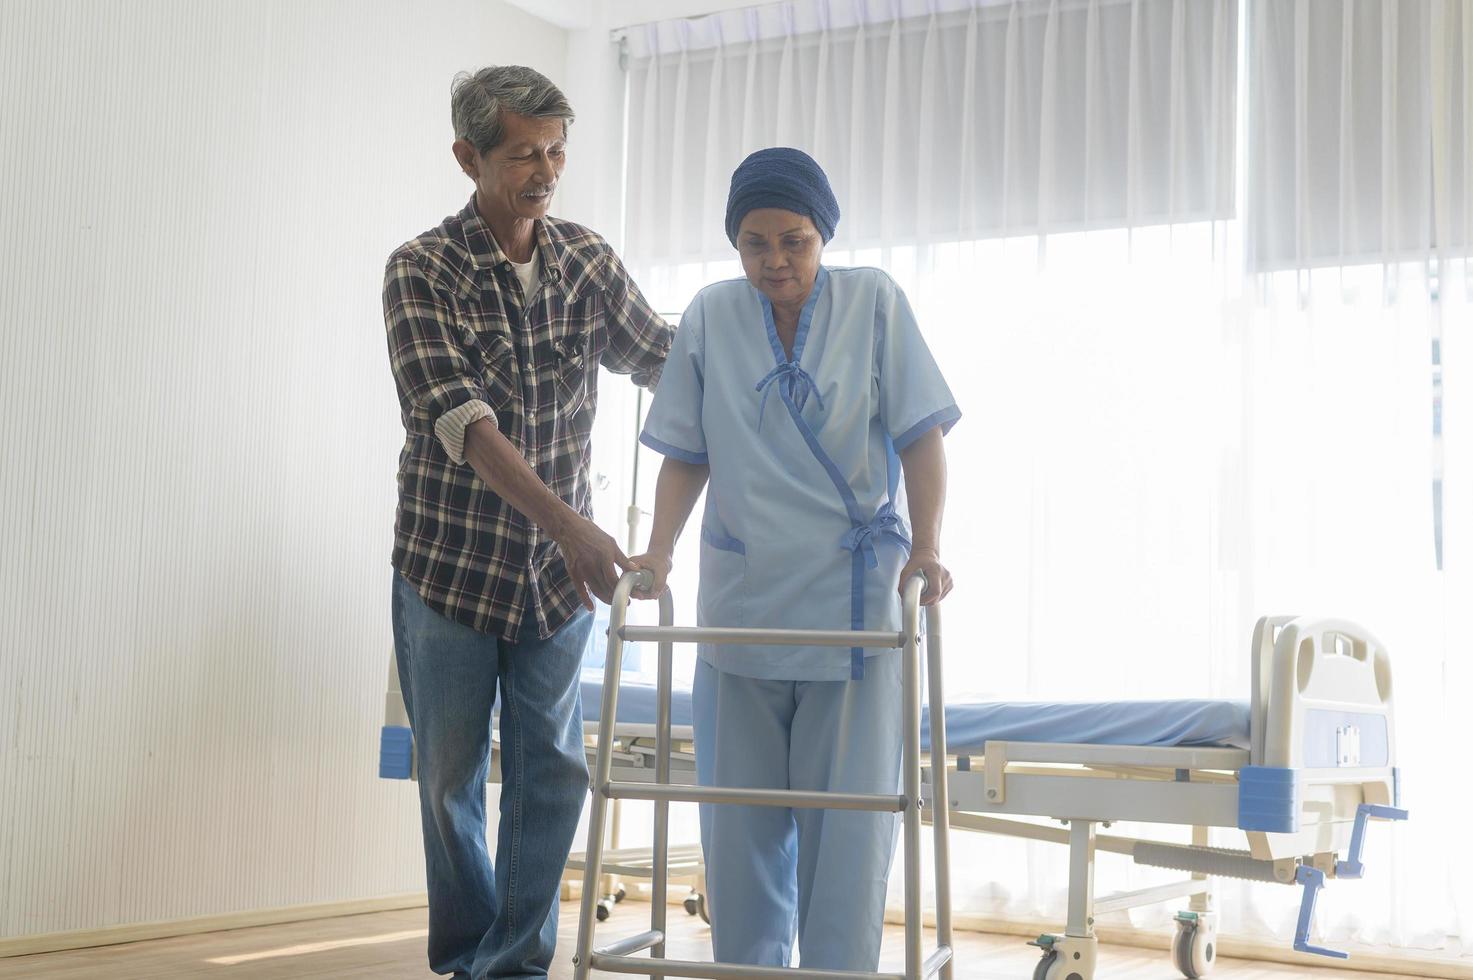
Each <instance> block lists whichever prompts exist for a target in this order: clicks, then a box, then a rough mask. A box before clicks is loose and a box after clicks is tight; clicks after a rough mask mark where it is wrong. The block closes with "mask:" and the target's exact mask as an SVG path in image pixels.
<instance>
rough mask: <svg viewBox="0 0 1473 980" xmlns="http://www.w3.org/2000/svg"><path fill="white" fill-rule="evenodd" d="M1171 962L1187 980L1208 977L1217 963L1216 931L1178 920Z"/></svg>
mask: <svg viewBox="0 0 1473 980" xmlns="http://www.w3.org/2000/svg"><path fill="white" fill-rule="evenodd" d="M1171 961H1172V963H1174V964H1175V965H1176V968H1177V969H1178V970H1180V971H1181V975H1182V976H1184V977H1186V978H1187V980H1197V978H1199V977H1205V976H1207V974H1209V973H1211V972H1212V966H1213V964H1214V963H1216V962H1217V937H1216V935H1215V930H1212V929H1206V928H1203V927H1201V926H1199V925H1197V924H1196V923H1193V922H1188V921H1184V920H1182V919H1177V920H1176V935H1175V936H1173V937H1172V940H1171Z"/></svg>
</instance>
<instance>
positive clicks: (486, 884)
mask: <svg viewBox="0 0 1473 980" xmlns="http://www.w3.org/2000/svg"><path fill="white" fill-rule="evenodd" d="M592 623H593V618H592V616H591V615H590V614H589V613H588V612H587V611H585V610H581V609H580V610H579V611H578V613H577V614H576V615H574V616H573V618H572V619H570V620H569V621H568V622H567V623H566V624H565V625H564V626H563V627H562V628H561V629H559V630H558V631H557V632H556V633H554V634H553V635H552V636H551V637H549V638H548V639H546V640H538V639H536V638H535V634H534V635H533V636H532V637H530V638H525V639H523V640H521V641H519V642H517V643H506V642H503V641H501V640H500V639H498V638H497V637H495V636H489V635H487V634H484V633H478V632H476V631H475V630H473V629H471V628H470V627H468V626H463V625H461V624H460V623H457V622H454V621H453V620H450V619H447V618H446V617H444V616H442V615H441V614H439V613H437V612H435V611H434V610H433V609H430V608H429V607H428V606H426V605H425V604H424V601H423V600H422V599H420V597H419V594H418V593H417V592H416V591H415V589H414V586H412V585H410V584H409V583H408V582H407V581H405V580H404V577H403V576H401V575H399V574H397V573H395V575H394V649H395V652H396V654H397V659H398V663H399V684H400V687H401V688H402V690H403V692H404V705H405V707H406V708H408V710H409V723H410V726H411V728H412V729H413V731H414V743H415V755H416V757H417V761H418V767H419V799H420V813H421V816H422V818H423V822H424V843H425V877H426V880H427V882H428V887H429V897H430V937H429V960H430V969H432V970H434V971H435V972H436V973H451V974H453V975H454V976H456V977H471V978H474V980H488V978H497V980H502V978H506V980H511V978H517V980H522V978H528V980H530V978H539V980H540V978H543V977H546V976H547V968H548V965H549V964H550V963H551V962H552V955H553V949H554V947H555V945H556V942H557V905H558V901H557V900H558V890H559V887H560V885H561V881H562V873H563V867H564V865H565V863H566V861H567V858H568V848H569V847H571V846H572V843H573V835H574V834H575V833H576V832H577V829H578V817H579V815H580V814H581V813H582V811H583V801H584V797H585V796H586V794H587V792H588V767H587V763H586V761H585V758H584V753H583V711H582V704H581V703H580V700H579V697H578V676H579V672H580V669H581V666H582V661H583V649H584V646H585V645H586V643H587V641H588V633H589V630H590V628H591V626H592ZM498 688H500V699H501V709H500V710H501V821H500V827H499V830H498V833H497V838H496V857H495V862H496V863H495V868H494V869H493V868H492V864H491V858H490V856H489V855H488V854H487V851H486V777H487V774H488V773H489V771H490V765H491V709H492V706H493V705H494V703H495V701H496V698H497V689H498Z"/></svg>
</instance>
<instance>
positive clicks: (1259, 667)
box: [1252, 617, 1396, 803]
mask: <svg viewBox="0 0 1473 980" xmlns="http://www.w3.org/2000/svg"><path fill="white" fill-rule="evenodd" d="M1253 646H1254V658H1253V673H1254V689H1253V721H1252V723H1253V733H1252V734H1253V751H1252V756H1253V763H1254V764H1255V765H1262V766H1276V767H1282V768H1288V769H1296V770H1305V771H1312V772H1313V773H1314V776H1315V778H1318V779H1331V780H1333V781H1344V782H1355V781H1371V780H1374V779H1377V778H1379V776H1378V774H1377V773H1376V772H1375V771H1376V770H1389V769H1390V768H1391V767H1392V766H1394V765H1395V762H1396V744H1395V728H1394V725H1393V712H1392V686H1391V656H1390V654H1389V653H1388V652H1387V650H1386V646H1385V644H1383V643H1382V642H1381V641H1380V640H1378V639H1376V637H1375V636H1374V635H1372V634H1371V633H1370V632H1369V631H1368V630H1366V629H1365V628H1364V627H1362V626H1360V625H1358V624H1356V623H1352V622H1350V621H1349V620H1344V619H1317V618H1309V617H1265V618H1264V619H1261V620H1259V622H1258V626H1257V628H1256V629H1255V630H1254V644H1253ZM1341 775H1343V777H1344V779H1343V780H1341V779H1338V778H1336V777H1337V776H1341ZM1370 802H1385V803H1390V802H1392V801H1391V800H1389V799H1387V800H1384V801H1380V800H1373V801H1370Z"/></svg>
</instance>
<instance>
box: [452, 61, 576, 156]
mask: <svg viewBox="0 0 1473 980" xmlns="http://www.w3.org/2000/svg"><path fill="white" fill-rule="evenodd" d="M503 112H515V113H516V114H517V115H519V116H533V117H537V118H541V119H561V120H562V121H563V135H564V136H566V135H567V133H568V125H569V124H570V123H571V122H572V121H573V107H572V106H570V105H568V99H567V97H566V96H565V95H563V93H562V90H561V89H559V88H558V87H557V86H556V85H554V84H553V83H552V81H551V80H550V79H549V78H548V77H547V76H546V75H544V74H542V73H541V72H539V71H536V70H535V69H532V68H525V67H523V66H521V65H492V66H491V67H489V68H482V69H481V70H480V71H477V72H468V71H463V72H461V73H460V74H458V75H456V76H455V81H454V83H453V84H452V85H451V88H450V121H451V123H452V124H453V125H454V126H455V138H456V139H462V140H468V141H469V142H470V144H471V145H472V146H474V147H475V148H476V152H477V153H485V152H486V151H487V150H490V149H492V148H493V147H495V146H496V145H497V144H498V143H500V142H501V141H502V139H503V138H504V137H505V135H506V128H505V127H504V126H503V125H502V122H501V114H502V113H503Z"/></svg>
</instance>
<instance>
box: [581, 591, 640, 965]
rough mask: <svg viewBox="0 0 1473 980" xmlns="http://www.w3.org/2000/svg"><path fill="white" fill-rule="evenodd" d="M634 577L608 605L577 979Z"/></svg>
mask: <svg viewBox="0 0 1473 980" xmlns="http://www.w3.org/2000/svg"><path fill="white" fill-rule="evenodd" d="M632 587H633V579H632V577H627V578H626V579H624V580H622V581H621V582H620V583H619V587H618V588H617V589H615V590H614V597H613V602H612V603H611V604H610V608H609V646H608V652H607V654H606V656H605V657H604V684H603V703H602V706H601V708H600V711H599V716H598V753H597V756H596V759H595V762H594V771H593V772H592V773H590V777H591V779H590V781H591V783H592V790H593V795H592V798H591V800H590V801H589V808H588V847H587V850H586V851H585V853H584V861H583V900H582V903H581V905H580V910H579V915H578V946H577V951H576V952H575V953H574V955H573V978H574V980H588V975H589V971H590V970H591V969H592V964H591V962H590V960H591V959H592V956H591V954H592V952H593V926H594V921H595V919H596V918H597V915H598V897H599V896H598V891H599V889H598V884H599V878H600V876H601V872H602V870H603V850H604V819H605V813H606V812H607V810H608V806H607V804H608V796H607V795H605V794H606V790H607V788H608V784H609V771H610V769H611V767H612V765H613V751H614V745H613V741H614V719H615V718H616V717H617V716H618V713H619V672H620V668H621V666H622V665H623V660H624V637H623V635H622V633H621V631H622V630H623V628H624V621H625V619H626V618H627V616H628V613H629V592H630V590H631V588H632Z"/></svg>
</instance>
